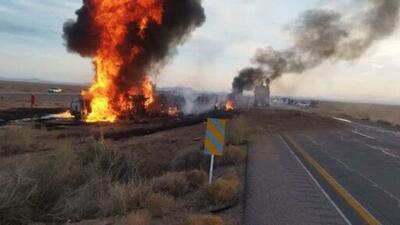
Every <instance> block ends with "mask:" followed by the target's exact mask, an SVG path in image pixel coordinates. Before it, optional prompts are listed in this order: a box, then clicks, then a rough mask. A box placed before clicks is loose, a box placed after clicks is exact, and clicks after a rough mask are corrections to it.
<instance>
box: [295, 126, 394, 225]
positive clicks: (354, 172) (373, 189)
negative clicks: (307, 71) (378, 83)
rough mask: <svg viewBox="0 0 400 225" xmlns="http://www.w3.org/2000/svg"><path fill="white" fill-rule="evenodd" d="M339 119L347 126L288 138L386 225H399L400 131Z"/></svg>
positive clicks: (345, 211)
mask: <svg viewBox="0 0 400 225" xmlns="http://www.w3.org/2000/svg"><path fill="white" fill-rule="evenodd" d="M336 119H337V120H339V121H340V122H342V123H343V124H344V125H346V126H344V128H343V129H328V130H327V129H324V130H306V131H302V132H289V133H288V134H289V135H290V136H291V137H292V138H293V139H294V140H295V141H296V142H297V143H298V144H299V145H300V146H301V147H302V148H303V149H304V150H305V151H306V152H307V153H308V154H310V155H311V156H312V157H313V158H314V159H315V160H316V161H317V162H318V163H319V164H320V165H321V166H322V167H323V168H324V169H325V170H327V171H328V172H329V173H330V174H331V175H332V176H333V177H334V178H335V179H336V181H338V182H339V183H340V184H341V185H342V186H343V187H344V188H345V189H346V190H347V191H348V192H349V193H350V194H351V195H352V196H353V197H354V198H355V199H356V200H358V201H359V202H360V203H361V204H362V205H363V206H364V207H365V208H366V209H367V210H368V211H369V212H370V213H371V214H372V215H373V216H375V217H376V218H377V219H378V220H379V221H380V222H381V223H382V224H387V225H399V224H400V129H395V128H392V127H388V126H384V125H380V124H374V123H369V122H363V121H349V120H345V119H341V118H336ZM333 199H334V201H336V202H337V204H338V205H339V206H341V205H343V204H342V203H341V202H340V199H338V198H335V197H333ZM342 210H343V212H344V213H345V214H346V216H348V218H350V220H352V218H353V217H354V216H353V215H352V213H351V212H349V210H348V209H346V207H345V206H344V207H343V208H342ZM354 221H355V222H353V224H358V222H357V220H354Z"/></svg>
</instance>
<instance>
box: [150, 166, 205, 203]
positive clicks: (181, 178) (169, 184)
mask: <svg viewBox="0 0 400 225" xmlns="http://www.w3.org/2000/svg"><path fill="white" fill-rule="evenodd" d="M206 182H207V174H206V173H205V172H203V171H199V170H193V171H189V172H169V173H166V174H164V175H163V176H161V177H158V178H154V179H153V180H152V181H151V183H152V186H153V190H154V191H155V192H160V193H166V194H169V195H172V196H174V197H179V196H182V195H185V194H187V193H189V192H190V191H193V190H195V189H197V188H199V187H201V186H203V185H204V184H205V183H206Z"/></svg>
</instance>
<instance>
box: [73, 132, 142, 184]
mask: <svg viewBox="0 0 400 225" xmlns="http://www.w3.org/2000/svg"><path fill="white" fill-rule="evenodd" d="M78 157H79V160H80V161H81V162H82V165H83V166H92V167H94V169H96V171H97V172H98V173H99V175H101V176H107V177H111V179H112V181H116V180H118V181H122V182H129V181H131V180H132V179H134V178H135V177H136V175H137V164H136V160H135V157H134V155H133V153H131V152H121V151H116V150H114V149H111V148H110V147H109V146H107V144H106V143H105V141H104V139H103V138H100V140H95V139H94V138H91V139H90V140H89V142H88V143H87V144H86V145H85V146H84V147H83V149H80V150H79V154H78Z"/></svg>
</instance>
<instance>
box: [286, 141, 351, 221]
mask: <svg viewBox="0 0 400 225" xmlns="http://www.w3.org/2000/svg"><path fill="white" fill-rule="evenodd" d="M279 137H280V138H281V140H282V142H283V143H284V144H285V145H286V147H287V149H288V151H289V152H290V154H291V155H292V156H293V157H294V158H295V159H296V161H297V162H298V163H299V164H300V166H301V167H302V168H303V169H304V170H305V171H306V173H307V174H308V176H309V177H310V178H311V180H312V181H313V182H314V183H315V184H316V185H317V187H318V188H319V189H320V190H321V192H322V194H323V195H324V196H325V197H326V198H327V199H328V201H329V202H330V203H331V204H332V205H333V207H334V208H335V209H336V211H337V212H338V213H339V215H340V216H341V217H342V218H343V220H344V221H345V222H346V223H347V224H348V225H353V224H352V223H351V222H350V220H349V219H348V218H347V216H346V215H345V214H344V213H343V212H342V210H341V209H340V208H339V207H338V206H337V205H336V203H335V202H334V201H333V200H332V198H331V197H330V196H329V195H328V193H327V192H326V191H325V189H324V188H323V187H322V186H321V184H320V183H319V182H318V181H317V179H316V178H315V177H314V176H313V175H312V173H311V172H310V171H309V170H308V169H307V167H306V166H305V165H304V163H303V162H302V161H301V160H300V159H299V157H297V155H296V153H294V152H293V150H292V148H291V147H290V146H289V144H288V143H287V142H286V141H285V140H284V138H283V137H282V135H279Z"/></svg>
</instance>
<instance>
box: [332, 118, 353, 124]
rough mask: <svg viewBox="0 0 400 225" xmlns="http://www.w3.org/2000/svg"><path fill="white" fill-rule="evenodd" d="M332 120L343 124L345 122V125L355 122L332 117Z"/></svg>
mask: <svg viewBox="0 0 400 225" xmlns="http://www.w3.org/2000/svg"><path fill="white" fill-rule="evenodd" d="M332 118H333V119H335V120H338V121H341V122H345V123H353V121H351V120H348V119H343V118H340V117H332Z"/></svg>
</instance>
